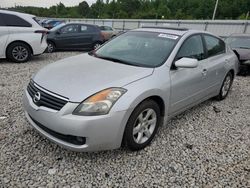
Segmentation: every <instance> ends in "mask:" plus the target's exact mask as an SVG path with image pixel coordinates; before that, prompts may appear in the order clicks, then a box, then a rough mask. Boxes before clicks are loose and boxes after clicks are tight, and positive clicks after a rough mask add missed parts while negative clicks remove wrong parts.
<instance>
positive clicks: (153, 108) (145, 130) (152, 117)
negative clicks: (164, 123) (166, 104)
mask: <svg viewBox="0 0 250 188" xmlns="http://www.w3.org/2000/svg"><path fill="white" fill-rule="evenodd" d="M160 119H161V116H160V108H159V106H158V104H157V103H156V102H154V101H153V100H147V101H144V102H143V103H141V104H140V105H139V106H137V107H136V108H135V110H134V111H133V113H132V114H131V116H130V118H129V120H128V123H127V126H126V128H125V132H124V137H123V142H124V144H125V146H127V147H128V148H129V149H130V150H132V151H136V150H141V149H143V148H145V147H146V146H147V145H149V144H150V142H151V141H152V139H153V138H154V136H155V134H156V132H157V130H158V127H159V125H160V122H161V120H160Z"/></svg>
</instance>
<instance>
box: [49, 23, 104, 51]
mask: <svg viewBox="0 0 250 188" xmlns="http://www.w3.org/2000/svg"><path fill="white" fill-rule="evenodd" d="M103 41H104V38H103V36H102V34H101V30H100V28H99V27H98V26H96V25H90V24H81V23H68V24H60V25H58V26H56V27H54V28H53V29H51V30H50V31H49V34H48V38H47V42H48V52H49V53H51V52H54V51H55V50H92V49H95V48H97V47H99V46H100V45H101V44H102V43H103Z"/></svg>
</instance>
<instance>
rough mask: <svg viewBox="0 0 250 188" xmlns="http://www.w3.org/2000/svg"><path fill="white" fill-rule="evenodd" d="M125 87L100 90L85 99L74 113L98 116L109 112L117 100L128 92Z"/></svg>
mask: <svg viewBox="0 0 250 188" xmlns="http://www.w3.org/2000/svg"><path fill="white" fill-rule="evenodd" d="M126 91H127V90H126V89H123V88H110V89H105V90H103V91H100V92H98V93H96V94H94V95H92V96H91V97H89V98H87V99H86V100H84V101H83V102H82V103H81V104H80V105H79V106H78V107H77V108H76V109H75V110H74V112H73V114H74V115H81V116H96V115H105V114H108V113H109V111H110V109H111V108H112V106H113V105H114V104H115V102H116V101H117V100H118V99H119V98H120V97H121V96H122V95H123V94H124V93H125V92H126Z"/></svg>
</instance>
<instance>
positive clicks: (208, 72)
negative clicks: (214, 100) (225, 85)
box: [201, 34, 230, 94]
mask: <svg viewBox="0 0 250 188" xmlns="http://www.w3.org/2000/svg"><path fill="white" fill-rule="evenodd" d="M203 38H204V44H205V47H206V58H207V60H206V61H205V62H203V63H202V64H201V66H202V69H203V74H204V76H205V77H204V78H203V82H204V84H205V85H207V86H209V87H207V91H206V92H207V93H208V94H209V93H216V91H217V90H218V89H219V88H220V86H221V82H222V80H223V79H224V76H225V75H226V71H227V69H226V67H225V65H226V64H227V61H228V59H229V58H230V57H229V56H230V54H226V45H225V43H224V41H222V40H221V39H219V38H217V37H215V36H212V35H208V34H203Z"/></svg>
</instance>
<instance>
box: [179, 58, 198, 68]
mask: <svg viewBox="0 0 250 188" xmlns="http://www.w3.org/2000/svg"><path fill="white" fill-rule="evenodd" d="M175 66H176V67H178V68H196V67H198V60H197V59H193V58H187V57H183V58H181V59H179V60H177V61H176V62H175Z"/></svg>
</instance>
